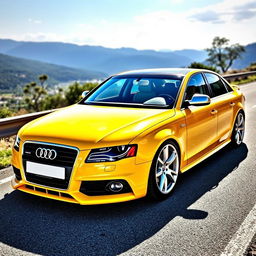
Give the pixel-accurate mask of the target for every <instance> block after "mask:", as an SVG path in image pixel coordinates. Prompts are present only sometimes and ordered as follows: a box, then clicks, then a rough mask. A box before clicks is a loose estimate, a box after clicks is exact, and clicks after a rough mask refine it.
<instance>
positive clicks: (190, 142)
mask: <svg viewBox="0 0 256 256" xmlns="http://www.w3.org/2000/svg"><path fill="white" fill-rule="evenodd" d="M196 93H199V94H206V95H209V91H208V88H207V85H206V83H205V80H204V78H203V76H202V74H201V73H197V74H194V75H192V76H191V78H190V79H189V81H188V84H187V88H186V91H185V95H184V100H191V98H192V97H193V95H194V94H196ZM215 107H216V105H215V103H210V104H209V105H206V106H189V107H187V108H185V109H183V113H184V115H185V118H186V127H187V149H186V157H187V163H188V164H189V163H191V162H193V161H194V160H196V159H197V158H199V157H200V156H202V155H204V154H205V153H206V152H208V151H209V150H211V148H212V147H213V146H214V144H215V143H216V141H217V115H216V113H217V112H216V109H215Z"/></svg>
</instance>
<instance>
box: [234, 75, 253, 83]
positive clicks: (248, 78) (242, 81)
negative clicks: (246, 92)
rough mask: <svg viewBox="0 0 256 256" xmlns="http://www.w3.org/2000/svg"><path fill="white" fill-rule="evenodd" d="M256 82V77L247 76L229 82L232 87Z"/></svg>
mask: <svg viewBox="0 0 256 256" xmlns="http://www.w3.org/2000/svg"><path fill="white" fill-rule="evenodd" d="M255 81H256V76H248V77H247V78H246V79H242V80H238V81H234V82H231V84H234V85H240V84H247V83H251V82H255Z"/></svg>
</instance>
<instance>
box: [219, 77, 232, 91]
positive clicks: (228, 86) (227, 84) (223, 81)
mask: <svg viewBox="0 0 256 256" xmlns="http://www.w3.org/2000/svg"><path fill="white" fill-rule="evenodd" d="M221 81H222V83H224V84H225V85H226V89H227V90H228V92H233V89H232V88H231V86H230V85H229V83H227V82H226V81H225V80H224V79H221Z"/></svg>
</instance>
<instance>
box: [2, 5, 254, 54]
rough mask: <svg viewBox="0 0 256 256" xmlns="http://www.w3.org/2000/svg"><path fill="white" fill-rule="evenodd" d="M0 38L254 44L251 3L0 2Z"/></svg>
mask: <svg viewBox="0 0 256 256" xmlns="http://www.w3.org/2000/svg"><path fill="white" fill-rule="evenodd" d="M0 22H1V23H0V25H1V26H0V38H12V39H16V40H26V41H63V42H70V43H76V44H90V45H103V46H106V47H113V48H117V47H134V48H137V49H157V50H160V49H183V48H195V49H203V48H205V47H208V46H210V43H211V41H212V39H213V37H214V36H217V35H218V36H226V37H227V38H229V39H231V42H233V43H236V42H238V43H241V44H247V43H251V42H255V41H256V29H255V25H256V3H255V0H243V1H241V0H207V1H205V0H190V1H188V0H129V1H127V0H72V1H71V0H33V1H32V0H0Z"/></svg>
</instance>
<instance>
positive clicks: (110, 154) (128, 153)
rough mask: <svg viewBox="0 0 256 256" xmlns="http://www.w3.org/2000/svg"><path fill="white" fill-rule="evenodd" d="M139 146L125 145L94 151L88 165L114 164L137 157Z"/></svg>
mask: <svg viewBox="0 0 256 256" xmlns="http://www.w3.org/2000/svg"><path fill="white" fill-rule="evenodd" d="M136 153H137V145H125V146H116V147H108V148H97V149H92V150H91V152H90V154H89V155H88V157H87V159H86V160H85V162H86V163H99V162H114V161H118V160H121V159H123V158H128V157H133V156H136Z"/></svg>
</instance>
